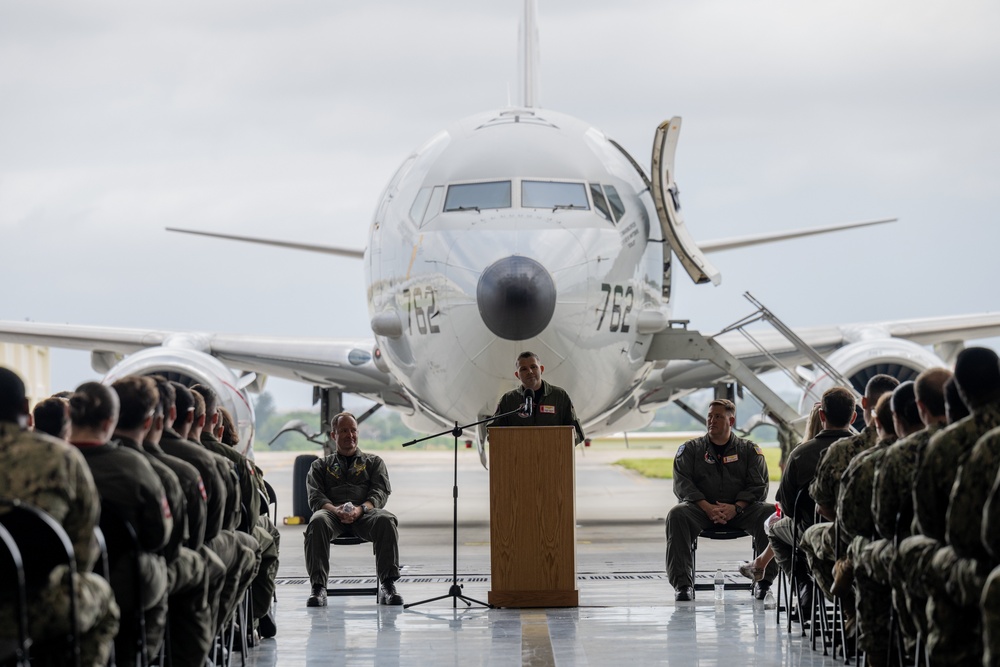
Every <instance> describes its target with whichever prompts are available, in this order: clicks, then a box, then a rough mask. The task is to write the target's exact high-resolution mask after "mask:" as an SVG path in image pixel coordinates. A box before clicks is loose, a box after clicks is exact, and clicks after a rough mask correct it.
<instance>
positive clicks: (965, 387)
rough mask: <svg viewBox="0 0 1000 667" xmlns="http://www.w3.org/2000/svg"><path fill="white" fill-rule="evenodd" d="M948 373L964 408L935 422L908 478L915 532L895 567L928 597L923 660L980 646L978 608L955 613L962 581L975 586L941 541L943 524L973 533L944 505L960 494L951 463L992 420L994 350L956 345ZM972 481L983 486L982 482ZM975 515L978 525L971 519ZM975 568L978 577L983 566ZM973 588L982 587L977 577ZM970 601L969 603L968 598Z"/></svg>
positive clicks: (974, 651)
mask: <svg viewBox="0 0 1000 667" xmlns="http://www.w3.org/2000/svg"><path fill="white" fill-rule="evenodd" d="M955 381H956V384H957V385H958V390H959V393H960V394H961V396H962V399H963V402H964V403H965V405H966V406H968V408H969V409H970V410H971V412H972V414H971V415H969V416H968V417H966V418H964V419H962V420H961V421H958V422H956V423H954V424H952V425H950V426H948V427H947V428H945V429H942V430H941V431H940V432H938V433H936V434H935V435H934V436H933V437H932V438H931V440H930V442H929V443H928V445H927V448H926V450H925V452H924V456H923V457H922V459H921V461H920V463H919V465H918V468H917V476H916V484H915V486H914V497H913V501H914V513H915V515H916V528H917V530H918V531H919V534H914V535H913V536H911V537H908V538H907V539H906V540H904V541H903V543H902V544H901V545H900V553H899V559H900V568H901V570H902V571H903V572H906V573H911V574H909V576H907V577H906V580H905V581H904V586H905V587H906V591H907V596H908V597H913V598H915V601H918V600H919V599H920V598H928V603H927V606H926V610H927V618H928V625H929V627H928V635H927V642H926V646H927V654H928V656H929V657H930V658H931V660H932V661H934V662H948V663H950V664H955V663H957V664H978V663H979V662H980V660H981V657H980V656H981V653H982V647H981V644H980V639H981V634H980V632H979V630H978V628H979V625H978V616H979V614H978V609H977V608H976V607H972V609H973V610H974V611H973V612H972V613H963V608H964V607H963V602H969V600H963V599H962V592H963V591H962V589H963V588H965V589H970V588H976V584H975V582H974V581H973V582H971V583H970V582H969V581H967V580H965V579H964V575H970V572H969V568H968V567H959V566H958V563H957V562H956V561H955V552H954V551H953V548H954V545H950V546H952V549H945V547H946V546H949V545H948V542H947V541H948V539H949V530H950V533H951V536H952V537H958V538H959V539H960V542H961V545H962V547H965V548H969V546H970V542H971V541H970V540H968V539H966V538H965V537H964V535H968V534H969V533H974V534H975V533H976V531H975V528H973V530H971V531H970V530H962V528H961V526H960V524H961V522H962V521H963V520H965V519H968V518H970V517H968V516H963V517H958V516H954V517H952V516H951V515H950V514H949V510H948V508H949V504H950V502H951V500H952V499H953V498H956V497H958V496H959V495H964V494H965V489H964V488H962V487H961V486H958V487H957V490H956V493H954V494H953V493H952V489H953V488H956V487H955V481H956V479H957V478H958V473H959V470H960V468H961V466H962V465H963V464H964V463H965V462H966V461H967V460H968V458H969V456H970V454H971V453H972V450H973V447H974V445H975V444H976V442H977V440H979V438H980V437H982V436H983V435H984V434H985V433H986V432H987V431H989V430H990V429H993V428H996V427H998V426H1000V360H998V358H997V355H996V353H995V352H993V351H992V350H988V349H986V348H968V349H966V350H963V351H962V352H961V353H960V354H959V355H958V358H957V360H956V364H955ZM970 474H974V473H970ZM994 476H995V475H994ZM979 486H981V487H985V485H984V484H983V485H979ZM984 501H985V496H981V497H980V499H979V505H978V507H977V508H976V509H975V514H974V516H975V517H976V518H977V519H978V518H979V517H980V516H981V515H980V512H981V511H982V506H983V505H982V504H983V502H984ZM949 518H952V519H954V521H955V522H956V523H955V525H954V526H953V527H949ZM975 523H976V524H977V525H976V526H975V527H978V524H979V522H978V521H976V522H975ZM973 569H974V568H973ZM950 570H954V572H950ZM915 573H922V574H921V575H917V574H915ZM970 576H972V578H973V579H975V578H976V577H975V576H974V575H970ZM982 576H983V577H985V572H984V573H982ZM952 578H958V579H961V580H963V581H964V585H960V586H957V587H956V586H949V585H948V582H949V581H950V580H951V579H952ZM978 588H979V589H981V588H982V579H981V578H980V579H979V586H978ZM977 600H978V597H977ZM972 602H973V604H974V602H975V601H972ZM908 604H909V606H911V607H913V606H916V605H915V604H913V603H908Z"/></svg>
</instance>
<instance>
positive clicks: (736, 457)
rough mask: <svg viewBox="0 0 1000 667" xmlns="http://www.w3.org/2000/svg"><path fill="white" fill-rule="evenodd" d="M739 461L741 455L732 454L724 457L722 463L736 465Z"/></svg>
mask: <svg viewBox="0 0 1000 667" xmlns="http://www.w3.org/2000/svg"><path fill="white" fill-rule="evenodd" d="M739 460H740V455H739V454H731V455H729V456H723V457H722V462H723V463H736V462H737V461H739Z"/></svg>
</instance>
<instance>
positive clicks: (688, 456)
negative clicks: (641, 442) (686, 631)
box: [666, 435, 778, 589]
mask: <svg viewBox="0 0 1000 667" xmlns="http://www.w3.org/2000/svg"><path fill="white" fill-rule="evenodd" d="M769 483H770V482H769V481H768V476H767V461H765V460H764V456H763V454H761V451H760V448H759V447H758V446H757V445H755V444H754V443H752V442H750V441H749V440H744V439H743V438H738V437H736V436H735V435H731V436H730V437H729V442H728V443H726V445H725V449H723V450H722V454H721V456H720V455H717V454H716V453H715V451H714V448H713V445H712V444H711V440H709V437H708V435H704V436H702V437H700V438H695V439H694V440H688V441H687V442H686V443H684V444H683V445H681V446H680V447H679V448H678V449H677V454H676V455H675V457H674V494H675V495H676V496H677V499H678V500H679V501H681V502H680V503H678V504H677V505H674V507H673V508H671V509H670V511H669V512H668V513H667V521H666V532H667V557H666V560H667V563H666V565H667V577H668V579H669V580H670V585H671V586H673V587H674V588H675V589H678V588H680V587H682V586H692V585H694V582H693V581H691V543H692V541H693V540H694V538H695V537H696V536H697V535H698V534H700V533H701V531H702V530H704V529H705V528H709V527H711V526H714V525H715V524H713V523H712V520H711V519H709V518H708V515H706V514H705V512H704V511H702V509H701V508H700V507H699V506H698V505H697V503H698V501H700V500H706V501H708V502H710V503H718V502H722V503H732V504H735V503H736V501H739V500H742V501H745V502H747V503H749V504H748V505H747V506H746V508H745V509H744V510H743V512H742V513H741V514H737V515H736V516H735V517H734V518H733V519H732V520H731V521H729V522H728V523H727V524H726V527H727V528H738V529H740V530H744V531H746V532H747V533H749V534H751V535H753V538H754V540H755V542H756V545H757V549H758V550H763V549H764V547H765V546H767V532H766V531H765V529H764V519H766V518H767V517H769V516H770V515H771V514H773V513H774V505H772V504H771V503H767V502H764V501H765V500H766V499H767V488H768V485H769ZM777 573H778V569H777V563H774V562H772V563H769V564H768V566H767V569H766V570H765V572H764V580H765V581H767V582H771V581H773V580H774V577H775V575H777Z"/></svg>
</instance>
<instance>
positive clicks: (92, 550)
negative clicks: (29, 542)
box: [0, 367, 119, 667]
mask: <svg viewBox="0 0 1000 667" xmlns="http://www.w3.org/2000/svg"><path fill="white" fill-rule="evenodd" d="M27 415H28V401H27V400H26V398H25V392H24V382H22V381H21V378H19V377H18V376H17V375H16V374H15V373H13V372H12V371H10V370H8V369H6V368H2V367H0V489H3V496H4V497H7V498H16V499H19V500H23V501H25V502H28V503H31V504H32V505H35V506H37V507H39V508H40V509H42V510H44V511H45V512H47V513H48V514H49V515H51V516H52V518H53V519H55V520H56V521H57V522H58V523H60V524H61V525H62V527H63V528H64V529H65V531H66V533H67V534H68V535H69V539H70V541H72V543H73V551H74V553H75V555H76V570H77V575H76V579H75V583H76V609H77V617H78V629H79V633H80V635H79V636H80V664H81V665H83V666H84V667H98V666H101V667H103V665H105V664H107V662H108V656H109V654H110V653H111V646H112V643H113V641H114V637H115V634H116V633H117V632H118V614H119V612H118V605H117V604H116V603H115V598H114V593H112V591H111V586H110V585H109V584H108V582H107V581H105V580H104V579H103V578H101V577H100V576H98V575H96V574H93V573H92V570H93V568H94V563H95V562H96V561H97V556H98V550H97V542H96V540H95V538H94V526H95V525H96V524H97V517H98V514H99V513H100V498H99V497H98V495H97V487H96V486H94V480H93V477H92V476H91V474H90V468H89V467H88V466H87V463H86V462H85V461H84V460H83V457H82V456H81V455H80V452H79V451H77V450H76V449H75V448H73V447H70V446H69V445H68V444H66V443H65V442H63V441H61V440H57V439H55V438H52V437H49V436H47V435H45V434H43V433H33V432H31V431H26V430H24V428H23V424H25V423H27ZM3 511H4V510H3V509H2V508H0V512H3ZM52 581H55V582H57V583H56V584H55V585H52V586H49V587H48V588H46V589H44V590H42V591H40V592H39V595H38V597H31V598H29V599H28V632H29V634H30V636H31V638H32V639H33V640H34V643H35V649H34V650H33V651H32V652H33V653H35V650H43V649H45V648H48V647H50V646H51V643H52V641H53V640H57V639H58V638H60V637H65V636H66V633H67V632H68V630H69V608H70V600H69V596H68V595H67V594H66V584H65V583H64V582H65V579H64V577H62V576H59V575H58V574H56V575H55V576H53V577H52ZM7 593H8V587H7V586H6V585H5V586H4V590H3V592H2V593H0V600H3V601H4V603H3V604H0V636H3V637H5V638H9V639H12V638H15V637H16V632H17V621H16V620H15V619H14V615H13V608H14V605H13V604H9V603H8V601H7V599H6V594H7Z"/></svg>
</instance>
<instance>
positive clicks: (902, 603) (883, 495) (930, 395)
mask: <svg viewBox="0 0 1000 667" xmlns="http://www.w3.org/2000/svg"><path fill="white" fill-rule="evenodd" d="M951 377H952V374H951V371H949V370H947V369H945V368H929V369H927V370H925V371H924V372H922V373H921V374H920V375H919V376H917V380H916V383H915V386H914V391H915V397H916V405H917V410H918V411H919V414H920V421H921V423H922V424H923V425H924V428H923V429H921V430H919V431H917V432H916V433H913V434H911V435H908V436H906V437H904V438H902V439H901V440H899V441H898V442H896V443H895V444H894V445H892V446H891V447H889V449H888V450H886V452H885V456H884V457H883V459H882V463H881V465H880V466H879V467H878V468H877V469H876V470H875V479H874V482H873V490H872V493H873V496H872V513H873V515H874V519H875V525H876V527H877V528H878V532H879V534H880V535H881V536H882V538H883V539H881V540H877V541H876V542H874V543H873V544H872V546H871V555H870V560H868V561H865V559H862V562H860V563H858V567H866V568H867V570H868V573H869V575H870V576H871V577H873V578H874V579H875V580H876V581H878V582H879V583H881V584H883V585H887V586H892V588H893V604H894V605H895V607H896V610H897V617H898V618H899V620H900V627H901V628H902V630H903V632H904V634H905V636H906V639H907V643H908V644H909V646H910V647H911V648H912V646H913V645H914V642H915V641H916V639H917V632H918V631H922V632H924V636H926V627H923V628H918V626H917V625H915V622H914V614H915V613H917V614H918V615H919V618H920V619H923V617H924V608H923V606H921V608H920V609H919V610H916V612H915V611H914V610H910V609H907V608H906V596H905V595H904V593H903V587H902V585H901V584H900V581H901V579H900V576H899V574H897V573H896V571H895V561H896V546H897V545H898V543H899V542H900V541H902V540H904V539H906V538H907V537H909V536H910V534H911V533H912V530H911V524H912V522H913V484H914V479H915V478H916V474H917V461H918V460H919V458H920V454H921V453H922V452H923V450H924V447H926V446H927V442H928V441H929V440H930V438H931V436H932V435H933V434H934V433H936V432H937V431H939V430H940V429H941V428H943V427H944V425H945V423H946V422H945V419H946V418H945V400H944V393H945V391H944V386H945V384H946V383H947V382H948V381H949V380H950V379H951ZM898 430H901V431H905V429H898Z"/></svg>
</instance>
